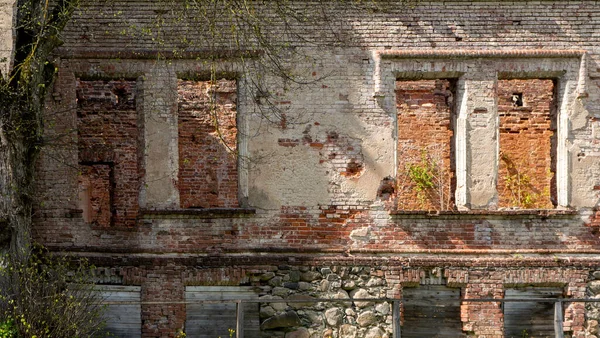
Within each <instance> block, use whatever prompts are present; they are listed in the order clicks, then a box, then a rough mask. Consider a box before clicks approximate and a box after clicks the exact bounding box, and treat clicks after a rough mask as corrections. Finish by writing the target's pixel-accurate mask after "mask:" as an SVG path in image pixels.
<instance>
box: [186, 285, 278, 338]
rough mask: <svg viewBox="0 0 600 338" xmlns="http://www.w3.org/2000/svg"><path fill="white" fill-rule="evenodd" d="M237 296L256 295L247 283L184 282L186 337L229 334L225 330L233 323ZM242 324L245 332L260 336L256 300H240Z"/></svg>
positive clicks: (235, 321) (247, 297) (208, 336)
mask: <svg viewBox="0 0 600 338" xmlns="http://www.w3.org/2000/svg"><path fill="white" fill-rule="evenodd" d="M238 299H241V300H247V299H258V294H257V293H256V291H255V290H254V288H253V287H249V286H186V287H185V301H186V323H185V331H186V334H187V335H188V337H198V338H214V337H229V330H230V329H235V328H236V325H237V312H236V311H237V307H236V303H235V301H234V300H238ZM202 301H213V302H214V303H202ZM219 301H220V302H219ZM262 306H269V304H264V305H262ZM242 325H243V326H244V334H245V336H247V337H260V319H259V304H258V303H244V322H243V324H242Z"/></svg>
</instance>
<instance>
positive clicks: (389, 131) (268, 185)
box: [34, 1, 600, 337]
mask: <svg viewBox="0 0 600 338" xmlns="http://www.w3.org/2000/svg"><path fill="white" fill-rule="evenodd" d="M115 3H116V4H117V5H118V6H116V7H118V9H119V11H122V12H123V14H117V13H118V12H117V10H115V13H114V14H115V15H112V14H113V13H112V12H109V13H108V15H104V16H103V17H102V19H98V18H95V17H94V15H95V13H99V12H101V11H102V10H103V9H102V8H101V7H100V6H101V2H92V3H91V4H89V3H87V2H86V3H84V8H85V10H83V11H81V12H80V13H79V14H77V19H78V20H77V21H76V22H74V23H73V25H72V26H70V27H68V28H67V29H66V31H65V33H64V36H65V38H66V44H65V46H64V47H63V48H62V49H61V50H60V51H58V61H59V62H60V64H59V66H60V67H59V73H58V78H57V82H56V84H55V87H54V88H53V91H52V93H51V97H50V98H49V100H48V101H49V102H48V106H49V110H48V111H49V112H50V114H48V123H47V126H49V128H47V133H48V134H47V135H48V136H50V137H54V138H57V137H65V135H66V136H68V137H69V138H71V139H70V140H68V139H66V140H65V139H64V138H61V140H65V142H62V143H61V144H60V145H58V146H54V147H47V148H45V150H44V153H43V154H42V156H41V159H40V165H39V180H38V182H39V185H40V194H39V197H40V198H41V199H43V201H44V203H43V205H40V206H39V207H38V208H37V209H36V215H37V216H39V217H38V218H37V219H36V225H35V228H34V234H35V237H36V239H37V240H39V241H40V242H42V243H44V244H46V245H47V246H48V247H49V248H50V249H52V250H67V251H68V250H72V251H76V252H84V254H85V255H88V256H90V257H92V259H93V260H95V262H96V265H98V266H107V267H111V268H113V269H116V270H120V272H119V273H120V274H121V275H123V276H124V277H123V279H122V283H123V284H127V285H141V286H142V290H143V291H142V297H143V299H145V300H151V299H155V298H156V297H158V298H156V299H160V300H164V301H181V300H182V299H183V290H184V289H185V285H207V284H208V285H224V284H227V285H240V284H247V283H254V284H255V285H257V286H261V287H264V295H269V296H272V295H273V294H274V293H276V292H284V291H285V293H286V295H287V296H289V295H291V294H296V293H302V292H299V291H298V290H296V289H289V288H287V287H286V286H285V284H284V285H283V286H280V285H276V287H280V288H284V289H286V290H281V289H277V291H273V289H274V288H275V287H274V286H271V285H269V281H270V280H271V279H268V276H270V274H268V273H269V272H274V273H275V274H277V275H280V277H282V279H283V278H285V276H286V275H290V276H289V277H288V278H290V279H292V276H291V275H292V274H291V273H288V272H287V270H286V269H283V268H280V266H285V265H294V264H295V265H297V266H298V268H297V269H298V271H302V272H306V271H303V270H307V269H308V270H311V271H316V272H319V273H320V274H321V275H320V276H317V277H316V279H315V280H313V281H317V280H318V281H319V283H320V280H321V279H325V277H324V275H323V273H322V271H323V269H330V270H335V269H334V268H332V267H334V266H337V265H339V264H342V263H341V262H345V263H344V264H346V265H348V266H362V267H364V269H365V270H364V271H369V272H370V271H371V269H374V270H377V267H381V270H384V269H386V268H390V267H397V268H398V269H409V270H410V269H413V270H418V269H421V268H430V267H445V268H449V267H460V268H461V269H463V270H465V271H466V272H465V275H466V274H468V273H470V272H473V274H472V276H473V279H471V281H470V282H468V281H465V280H464V279H463V280H462V281H461V282H460V283H459V284H460V287H463V288H465V290H468V291H469V294H470V295H474V296H484V293H485V294H487V292H489V291H491V292H492V294H493V295H500V293H501V292H502V287H506V286H507V285H512V284H513V281H511V280H512V279H511V278H513V277H510V278H508V277H506V278H505V277H503V276H506V275H515V276H516V277H514V278H517V279H518V278H520V277H518V276H519V273H518V272H515V271H524V270H527V272H525V273H523V274H525V275H528V276H529V275H531V277H526V278H525V277H524V278H523V279H522V280H521V282H514V283H515V284H523V285H530V284H533V285H545V284H547V283H551V284H553V285H561V286H564V287H565V290H566V293H567V296H570V297H578V296H579V295H582V291H581V290H582V288H584V286H583V283H585V282H586V281H585V276H586V275H587V272H589V271H595V270H597V266H598V265H600V262H599V261H598V258H597V257H598V254H599V253H600V250H599V248H600V241H599V239H598V226H600V221H598V220H597V219H600V218H596V220H594V218H593V216H594V213H595V211H594V208H595V207H596V206H597V205H598V200H599V198H600V196H598V191H599V188H598V186H599V185H600V183H599V182H600V167H598V165H597V164H598V163H599V161H600V158H599V156H600V148H599V147H598V144H599V143H598V139H599V137H600V133H599V132H598V130H600V129H598V128H600V127H599V126H598V121H599V119H600V112H599V111H598V107H600V103H599V100H600V87H599V86H600V83H599V82H598V77H600V71H599V70H598V60H599V59H600V57H598V55H597V54H596V53H595V50H596V47H597V45H598V43H599V42H600V38H598V36H596V35H594V34H593V32H595V29H596V28H597V26H598V24H600V17H598V15H597V13H596V10H597V8H596V7H595V6H594V5H592V4H590V2H587V1H582V2H577V1H569V2H561V1H542V2H522V3H521V2H471V1H457V2H453V3H442V2H417V3H415V5H414V6H411V7H410V8H406V7H402V6H398V8H393V9H388V10H387V11H381V12H377V13H370V15H368V16H367V15H365V16H361V14H357V13H356V12H350V13H349V12H345V11H344V10H342V9H341V8H340V9H339V14H340V15H339V17H340V18H341V20H344V25H340V27H341V28H340V29H341V30H342V32H341V33H343V34H340V35H337V36H336V38H339V37H340V36H342V37H347V38H348V39H349V40H348V41H347V42H348V43H347V45H346V46H345V47H331V46H333V45H334V44H336V43H337V42H336V40H335V39H334V37H332V36H330V35H327V34H328V33H327V32H322V31H315V32H314V35H315V37H316V38H315V39H317V38H319V39H320V38H321V37H323V39H320V40H319V41H320V42H323V43H325V44H327V43H331V46H328V47H321V46H319V47H311V46H302V45H300V44H299V46H297V51H299V52H300V54H305V55H308V56H309V57H308V59H309V60H312V59H316V60H318V62H312V61H306V60H305V59H304V58H298V59H292V60H289V64H288V65H289V66H290V71H293V72H294V73H297V74H299V75H300V76H301V77H302V78H304V79H306V80H319V81H316V82H314V83H310V84H307V85H302V86H296V85H294V84H291V83H289V82H287V83H286V82H285V81H282V80H281V79H278V78H275V77H269V76H266V75H265V77H263V78H262V79H263V80H264V84H265V85H266V86H267V88H268V89H269V93H270V96H268V97H264V96H261V95H257V94H259V93H257V92H254V91H253V90H252V86H251V85H250V82H249V80H251V78H250V77H251V76H252V74H251V72H250V71H249V70H248V69H247V68H244V67H241V66H240V64H239V63H236V62H235V60H234V59H223V60H219V61H218V62H217V64H216V67H217V69H216V71H217V73H219V74H222V75H223V76H224V77H230V78H235V79H236V80H237V85H238V101H237V107H238V110H237V115H238V117H237V124H238V133H239V136H240V137H239V139H238V151H239V155H240V156H239V158H238V160H239V166H238V169H239V170H238V189H239V190H238V200H239V203H240V208H233V209H227V210H216V209H210V208H209V209H206V210H182V209H181V208H180V204H181V201H180V196H179V192H178V189H177V184H178V167H179V164H178V163H179V153H178V143H177V141H178V136H177V134H178V129H177V113H176V112H177V109H178V107H177V80H178V79H181V78H190V77H198V78H199V79H200V78H204V79H206V77H207V75H210V72H211V69H210V63H209V62H206V59H203V58H205V57H206V55H203V54H202V53H201V52H198V54H193V53H192V54H191V56H189V58H186V57H183V58H181V59H174V60H167V61H165V60H162V59H158V58H152V57H148V55H150V56H152V54H144V53H146V52H147V51H148V50H150V51H152V48H155V47H156V46H155V45H153V42H152V40H151V36H146V35H140V36H132V35H130V34H124V35H123V34H121V32H122V31H123V30H124V29H125V31H126V32H127V29H129V25H130V24H131V23H132V22H129V21H128V20H126V19H124V18H128V17H131V18H134V17H144V16H145V17H152V18H154V17H155V16H156V14H157V13H161V12H160V10H158V12H157V11H156V10H157V7H156V6H159V4H158V2H136V3H132V2H127V1H123V2H119V1H117V2H115ZM302 3H303V4H304V3H306V4H307V5H312V6H319V2H318V1H314V2H310V1H306V2H302ZM109 11H110V9H109ZM457 13H461V15H457ZM540 13H543V14H545V15H540ZM105 14H106V13H105ZM564 17H569V18H573V20H572V21H573V22H571V21H569V22H567V21H563V20H562V19H561V18H564ZM482 20H485V23H486V25H483V24H482V22H481V21H482ZM488 23H490V24H491V25H492V26H490V25H488ZM136 24H137V22H136ZM165 31H166V32H167V33H168V34H170V35H167V36H166V37H165V39H164V41H165V45H164V46H162V47H161V48H164V49H165V51H168V50H170V49H171V48H172V47H173V45H170V44H171V43H172V42H173V43H174V42H177V41H180V39H179V38H180V35H182V33H181V29H179V27H167V29H166V30H165ZM273 31H277V29H274V30H273ZM82 32H83V33H82ZM589 32H592V33H589ZM186 33H189V34H185V35H186V38H189V39H193V38H194V36H195V34H200V33H198V32H196V31H195V30H193V29H191V30H190V31H188V32H186ZM328 39H329V40H328ZM542 43H543V45H542ZM540 48H542V49H545V50H547V51H550V50H552V51H554V52H553V53H552V52H551V53H550V54H551V55H546V54H544V53H542V52H539V51H538V49H540ZM405 50H406V51H407V52H406V53H408V54H406V55H402V51H405ZM525 50H535V51H536V52H533V53H532V55H527V54H526V53H524V51H525ZM563 50H571V52H564V54H562V53H563V52H561V51H563ZM578 50H585V51H586V53H587V54H584V53H581V52H578ZM386 51H387V52H386ZM491 51H494V52H491ZM191 52H194V51H193V50H192V51H191ZM486 52H489V53H487V54H486ZM502 52H505V53H504V54H502ZM136 53H140V54H136ZM386 53H388V54H387V55H386ZM410 53H413V54H410ZM394 54H398V55H394ZM140 55H142V56H143V57H142V56H140ZM82 76H83V77H90V78H100V79H121V78H127V79H136V86H137V87H138V93H137V101H136V109H137V116H138V119H139V121H138V124H139V125H140V126H141V129H142V130H141V131H140V144H141V146H140V148H139V149H140V151H139V153H140V154H139V156H140V159H139V163H140V164H141V167H142V169H143V170H142V171H143V172H142V177H141V180H142V182H141V183H140V195H139V205H140V215H139V217H138V218H137V219H136V224H135V226H133V227H130V228H122V227H113V228H108V229H103V228H98V227H95V226H93V225H91V224H86V222H84V220H83V219H82V217H81V210H80V209H79V207H78V205H77V177H78V172H77V170H76V169H73V168H76V164H77V161H78V160H77V148H76V146H73V145H76V144H77V135H76V132H74V130H75V129H76V125H75V121H76V120H77V119H76V115H75V113H74V112H75V111H76V109H75V108H76V106H75V105H76V95H75V87H76V78H77V77H82ZM321 77H322V78H321ZM439 77H444V78H452V79H455V80H456V83H457V86H456V108H457V111H456V114H457V124H456V126H455V135H456V136H457V142H456V148H457V149H460V151H457V152H456V160H455V162H456V164H455V166H456V175H457V181H458V183H457V189H458V190H457V194H456V203H457V205H458V206H459V207H460V209H461V212H457V213H452V214H440V215H428V214H419V213H416V214H399V213H397V212H396V211H395V210H394V208H393V205H394V201H393V186H394V183H393V180H394V179H395V176H396V172H395V171H396V166H397V159H396V156H397V155H396V143H397V135H396V133H397V130H398V128H397V126H396V114H397V109H396V102H395V92H394V91H395V82H396V80H398V79H405V80H410V79H420V78H426V79H427V78H429V79H434V78H439ZM507 78H552V79H556V80H557V89H556V93H557V100H558V102H559V104H560V106H559V107H558V109H559V111H561V112H563V114H560V113H559V118H558V121H557V124H558V125H559V131H558V135H557V138H558V139H559V140H562V141H561V143H560V144H559V145H558V146H557V148H559V149H557V152H558V154H559V156H561V162H560V163H557V167H558V168H560V170H558V169H557V176H559V177H560V179H559V181H558V187H557V189H558V191H559V192H558V204H559V206H560V207H561V208H563V209H567V208H568V209H573V210H555V211H543V212H537V211H536V212H529V211H523V210H520V211H494V209H495V207H496V203H497V202H496V201H497V195H496V192H495V190H496V177H497V175H498V174H497V170H496V168H497V166H496V164H497V162H498V159H497V156H498V153H497V140H498V135H497V130H498V125H497V124H498V120H497V102H496V101H497V100H496V89H497V88H496V86H497V82H498V80H499V79H507ZM309 82H310V81H309ZM585 94H587V96H586V95H585ZM267 100H268V101H270V102H272V103H273V104H272V105H269V104H267V103H266V101H267ZM273 108H277V109H276V110H273ZM55 112H64V114H54V113H55ZM475 146H476V147H475ZM590 217H592V221H591V222H590ZM276 253H280V254H281V256H280V257H279V258H277V259H276ZM319 259H321V260H319ZM209 266H210V267H212V268H210V269H214V270H215V271H216V272H214V273H211V272H205V271H202V272H197V271H196V270H203V269H205V268H206V269H209V268H208V267H209ZM257 266H258V267H257ZM253 268H255V269H254V272H247V270H252V269H253ZM210 269H209V270H210ZM294 269H295V268H293V269H291V270H294ZM350 269H351V268H350ZM284 270H285V271H284ZM341 270H343V269H341ZM341 270H340V271H341ZM573 270H577V271H573ZM411 271H412V270H411ZM186 274H187V275H186ZM263 274H267V275H266V276H265V277H262V278H263V279H265V280H261V276H263ZM190 275H191V277H190ZM294 275H296V274H295V273H294ZM351 275H352V274H351ZM186 276H188V277H186ZM248 276H250V277H248ZM536 276H537V277H536ZM540 276H541V277H540ZM582 276H584V277H582ZM475 277H477V278H475ZM252 278H254V279H252ZM273 278H274V277H273ZM294 278H295V277H294ZM332 278H335V277H332ZM165 280H166V281H167V283H164V281H165ZM257 280H258V281H257ZM367 280H368V279H367ZM396 280H397V279H395V278H391V277H390V279H389V280H388V279H386V281H385V283H387V285H392V284H393V283H395V281H396ZM313 281H311V283H312V282H313ZM412 282H413V283H416V281H415V280H412ZM272 283H274V282H272ZM315 284H316V283H315ZM478 284H481V285H478ZM268 287H272V289H269V288H268ZM336 288H337V286H336ZM310 290H312V289H308V290H302V291H307V292H304V293H308V294H310ZM479 290H483V291H481V292H482V293H481V295H480V294H478V292H479ZM337 291H338V290H337V289H330V290H328V291H327V292H326V293H324V294H323V295H326V296H332V295H334V294H335V293H337ZM394 295H396V296H397V295H398V294H394ZM494 306H495V305H494ZM471 310H472V311H473V314H470V313H469V311H471ZM487 310H490V309H488V308H477V307H473V308H469V309H465V313H464V319H463V324H464V327H463V329H464V330H465V331H472V332H475V333H478V334H480V335H485V336H489V337H499V336H501V334H500V333H499V332H500V330H501V329H500V328H499V327H498V325H495V324H493V323H491V322H490V320H489V319H486V318H483V315H482V314H483V313H486V312H485V311H487ZM311 311H312V310H311ZM319 311H320V310H319ZM490 311H492V312H493V314H494V315H498V309H497V308H494V309H491V310H490ZM344 313H345V310H344ZM582 313H583V312H582V311H581V308H580V307H574V308H573V310H572V312H571V313H568V314H567V318H569V319H571V318H573V321H572V322H570V321H569V322H567V323H566V324H569V325H567V326H565V327H566V328H572V329H575V330H577V331H578V334H579V336H581V332H582V330H581V328H582V325H583V321H582V320H583V317H582ZM480 315H481V316H480ZM346 316H347V317H346V318H348V319H347V321H348V322H350V321H351V320H352V319H351V318H352V317H353V315H352V313H351V312H350V314H349V315H346ZM379 317H380V318H381V319H383V318H384V316H383V315H381V316H379ZM479 317H482V318H483V319H481V320H479V319H477V318H479ZM184 318H185V316H184V309H183V308H182V306H181V305H160V304H159V305H151V306H145V307H144V309H143V321H144V328H143V330H144V331H143V332H144V333H143V334H144V336H145V337H158V336H161V337H162V336H174V334H175V332H176V331H177V329H179V328H181V326H182V325H183V322H184ZM321 318H322V317H321ZM474 318H475V319H474ZM263 319H266V317H263ZM385 319H387V315H386V317H385ZM320 323H321V324H322V327H321V328H320V329H319V330H321V329H322V330H323V331H322V332H318V330H317V329H312V330H313V331H312V332H311V333H313V334H317V332H318V333H319V334H320V333H324V332H325V330H328V329H331V330H333V331H332V332H336V331H335V330H336V328H333V327H327V324H324V323H325V322H320ZM321 324H320V325H321ZM343 324H352V323H346V322H343V323H341V325H343ZM592 324H593V323H592ZM369 325H370V324H369ZM386 325H387V324H386ZM340 329H341V328H337V330H338V331H337V332H339V330H340ZM369 329H370V328H369ZM286 330H287V329H284V330H281V331H286ZM290 330H291V329H290ZM294 330H295V329H294ZM297 330H300V331H304V330H302V329H299V328H297ZM359 330H362V331H360V332H361V333H365V332H364V331H366V329H363V328H361V329H359ZM381 330H382V331H389V328H388V327H387V326H386V327H382V328H381ZM277 334H278V335H279V336H282V335H283V333H282V332H278V333H277ZM289 334H290V332H288V335H289Z"/></svg>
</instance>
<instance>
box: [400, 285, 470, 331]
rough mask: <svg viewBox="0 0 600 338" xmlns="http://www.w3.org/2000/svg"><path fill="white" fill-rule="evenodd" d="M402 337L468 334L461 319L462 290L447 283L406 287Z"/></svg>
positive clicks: (403, 294) (404, 291) (403, 293)
mask: <svg viewBox="0 0 600 338" xmlns="http://www.w3.org/2000/svg"><path fill="white" fill-rule="evenodd" d="M402 297H403V299H404V303H403V305H404V313H403V317H404V324H403V326H402V337H403V338H422V337H431V338H435V337H438V338H442V337H443V338H446V337H447V338H456V337H466V335H465V334H464V332H463V331H462V322H461V321H460V289H457V288H449V287H446V286H444V285H421V286H420V287H418V288H404V289H403V290H402Z"/></svg>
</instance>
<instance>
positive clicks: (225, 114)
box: [177, 79, 239, 208]
mask: <svg viewBox="0 0 600 338" xmlns="http://www.w3.org/2000/svg"><path fill="white" fill-rule="evenodd" d="M177 94H178V136H179V138H178V146H179V174H178V187H179V197H180V204H181V207H182V208H237V207H239V203H238V163H237V142H238V140H237V138H238V129H237V121H236V119H237V83H236V81H235V80H225V79H222V80H218V81H215V82H211V81H193V80H178V83H177Z"/></svg>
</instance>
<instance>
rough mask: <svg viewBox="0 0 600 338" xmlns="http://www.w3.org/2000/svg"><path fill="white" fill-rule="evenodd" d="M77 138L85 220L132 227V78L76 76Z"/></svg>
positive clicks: (135, 174)
mask: <svg viewBox="0 0 600 338" xmlns="http://www.w3.org/2000/svg"><path fill="white" fill-rule="evenodd" d="M77 137H78V157H79V163H81V165H80V172H81V174H80V176H79V196H80V206H81V209H83V217H84V219H85V221H86V222H87V223H91V224H94V225H98V226H110V225H114V226H127V227H132V226H135V224H136V219H137V214H138V209H139V204H138V195H139V187H140V176H141V170H140V168H139V166H138V158H139V154H138V143H139V139H138V137H139V128H138V117H137V112H136V81H135V80H85V79H83V80H82V79H77Z"/></svg>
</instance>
